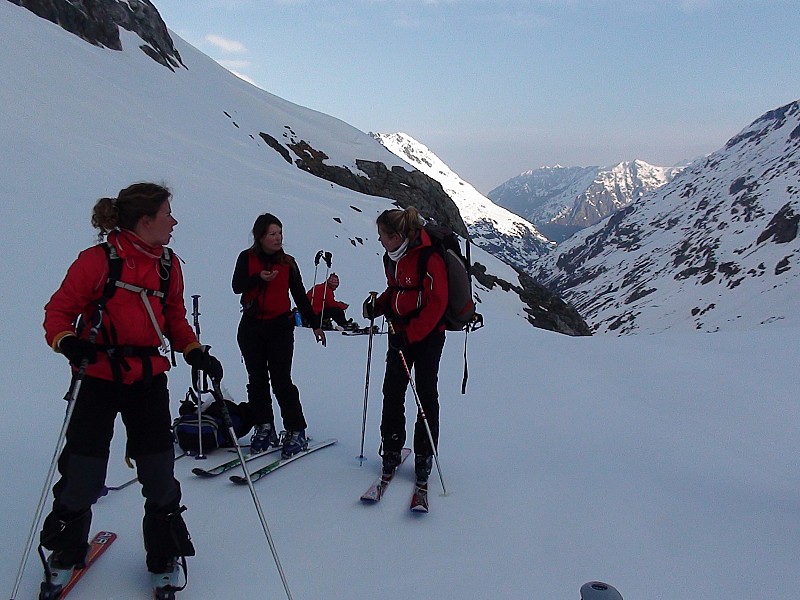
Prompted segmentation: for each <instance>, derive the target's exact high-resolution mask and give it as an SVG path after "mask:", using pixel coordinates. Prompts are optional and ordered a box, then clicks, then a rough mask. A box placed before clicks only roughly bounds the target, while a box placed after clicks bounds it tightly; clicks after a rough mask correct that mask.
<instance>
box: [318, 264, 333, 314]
mask: <svg viewBox="0 0 800 600" xmlns="http://www.w3.org/2000/svg"><path fill="white" fill-rule="evenodd" d="M330 256H331V253H330V252H328V253H327V254H326V259H325V264H326V265H327V266H326V267H325V285H324V286H323V287H322V308H321V309H320V311H319V328H320V329H322V319H323V318H324V317H325V298H326V297H327V295H328V273H330V270H331V258H330Z"/></svg>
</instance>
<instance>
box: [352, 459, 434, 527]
mask: <svg viewBox="0 0 800 600" xmlns="http://www.w3.org/2000/svg"><path fill="white" fill-rule="evenodd" d="M410 455H411V448H403V449H402V450H401V451H400V465H402V464H403V463H404V462H405V460H406V459H407V458H408V457H409V456H410ZM400 465H397V468H396V469H395V470H394V471H392V473H391V474H389V475H386V474H383V473H382V474H381V476H380V477H378V478H377V479H376V480H375V481H374V482H373V483H372V485H371V486H369V489H367V491H366V492H364V493H363V494H361V501H362V502H364V503H365V504H376V503H377V502H380V499H381V498H382V497H383V494H384V493H385V492H386V488H388V487H389V484H390V483H391V482H392V479H394V476H395V474H396V473H397V470H398V469H399V468H400ZM408 508H409V510H410V511H411V512H415V513H426V512H428V511H429V509H430V507H429V505H428V484H427V482H426V483H420V482H414V492H413V493H412V494H411V503H410V505H409V507H408Z"/></svg>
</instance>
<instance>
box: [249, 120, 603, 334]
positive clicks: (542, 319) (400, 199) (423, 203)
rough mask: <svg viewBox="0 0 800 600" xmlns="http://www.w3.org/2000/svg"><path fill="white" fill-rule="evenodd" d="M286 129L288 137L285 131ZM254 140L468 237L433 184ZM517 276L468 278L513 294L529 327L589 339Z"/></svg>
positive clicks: (556, 303) (553, 300)
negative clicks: (514, 278) (355, 170)
mask: <svg viewBox="0 0 800 600" xmlns="http://www.w3.org/2000/svg"><path fill="white" fill-rule="evenodd" d="M286 129H287V130H288V131H289V132H291V128H289V126H286ZM259 135H260V136H261V138H262V139H263V140H264V141H265V142H266V143H267V145H269V146H270V147H271V148H272V149H274V150H275V151H276V152H278V153H279V154H280V155H281V156H283V158H284V159H285V160H286V161H287V162H288V163H290V164H292V160H291V155H290V152H289V151H291V153H293V154H294V155H295V156H296V158H295V159H294V164H295V165H296V166H297V167H298V168H300V169H303V170H304V171H308V172H309V173H311V174H313V175H316V176H317V177H321V178H322V179H325V180H327V181H330V182H332V183H334V184H336V185H341V186H342V187H346V188H348V189H351V190H355V191H357V192H361V193H362V194H369V195H371V196H380V197H382V198H389V199H391V200H394V201H395V202H396V203H397V204H398V205H399V206H402V207H403V208H405V207H408V206H415V207H416V208H417V209H419V211H420V212H421V213H422V214H424V215H425V216H427V217H431V218H433V219H434V220H436V222H437V223H440V224H442V225H448V226H450V227H451V228H452V229H453V230H454V231H455V232H456V233H458V234H459V235H461V236H462V237H464V238H467V237H468V233H467V227H466V225H465V224H464V221H463V220H462V218H461V214H460V213H459V211H458V207H457V206H456V205H455V203H454V202H453V200H452V198H450V196H449V195H448V194H447V193H446V192H445V191H444V189H443V188H442V185H441V184H440V183H439V182H438V181H436V180H434V179H432V178H431V177H429V176H428V175H426V174H424V173H422V172H421V171H418V170H416V169H414V170H410V171H409V170H406V169H403V168H402V167H399V166H394V167H392V168H391V169H389V168H387V167H386V165H385V164H384V163H382V162H377V161H371V160H361V159H356V161H355V164H356V166H357V167H358V170H359V171H360V173H353V172H352V171H351V170H350V169H347V168H345V167H341V166H335V165H327V164H325V160H327V159H328V156H327V155H326V154H325V152H323V151H321V150H319V149H316V148H314V147H313V146H311V144H309V143H308V142H306V141H304V140H297V139H292V141H290V142H288V143H287V144H286V145H283V144H281V143H280V142H279V141H278V140H276V139H275V138H274V137H272V136H271V135H269V134H267V133H264V132H261V133H260V134H259ZM517 272H518V274H519V284H517V285H515V284H512V283H509V282H507V281H505V280H502V279H500V278H498V277H495V276H494V275H491V274H489V273H487V272H486V267H484V266H483V265H481V264H479V263H474V264H473V266H472V274H473V277H474V278H475V279H476V280H477V281H478V282H479V283H480V284H481V285H483V286H484V287H486V288H488V289H491V288H493V287H494V286H495V285H498V286H500V287H501V288H502V289H504V290H507V291H510V292H513V293H516V294H518V295H519V297H520V298H521V299H522V301H523V302H524V303H525V304H526V306H527V308H525V312H526V313H527V314H528V321H529V322H530V323H531V325H533V326H534V327H539V328H542V329H548V330H550V331H555V332H558V333H564V334H567V335H591V331H590V330H589V327H588V326H587V324H586V322H585V321H584V320H583V319H582V318H581V316H580V315H579V314H578V312H577V311H576V310H575V309H574V308H573V307H572V306H570V305H569V304H567V303H566V302H564V301H563V300H562V299H561V298H560V297H559V296H558V295H557V294H554V293H552V292H550V291H549V290H547V289H546V288H545V287H544V286H542V285H540V284H538V283H537V282H536V281H534V280H533V279H532V278H531V277H529V276H528V275H525V274H524V273H522V272H521V271H519V270H518V271H517Z"/></svg>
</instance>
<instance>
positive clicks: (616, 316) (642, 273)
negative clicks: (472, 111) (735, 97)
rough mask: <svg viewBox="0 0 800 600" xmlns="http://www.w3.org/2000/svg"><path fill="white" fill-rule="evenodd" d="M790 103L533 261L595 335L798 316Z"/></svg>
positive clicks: (797, 124) (796, 132)
mask: <svg viewBox="0 0 800 600" xmlns="http://www.w3.org/2000/svg"><path fill="white" fill-rule="evenodd" d="M798 222H800V103H798V102H797V101H795V102H792V103H790V104H787V105H786V106H782V107H780V108H777V109H775V110H771V111H769V112H767V113H766V114H764V115H763V116H761V117H759V118H758V119H756V120H755V121H754V122H753V123H751V124H750V125H749V126H748V127H746V128H745V129H744V130H742V131H741V132H740V133H739V134H738V135H736V136H734V137H733V138H731V139H730V140H729V141H728V143H727V144H726V145H725V147H724V148H722V149H720V150H718V151H717V152H715V153H713V154H711V155H709V156H708V157H706V158H705V159H703V160H700V161H696V162H695V163H693V164H692V165H691V166H689V167H688V168H687V169H686V170H685V171H683V172H682V173H681V174H680V175H679V176H678V177H676V178H675V179H674V180H672V181H671V182H670V183H668V184H666V185H664V186H663V187H661V188H660V189H658V190H657V191H655V192H652V193H650V194H649V195H647V196H645V197H643V198H642V199H641V200H639V201H637V202H634V203H633V204H631V205H630V206H628V207H627V208H625V209H623V210H621V211H619V212H617V213H616V214H614V215H613V216H612V217H610V218H609V219H608V220H607V221H605V222H604V223H602V224H598V225H597V226H595V227H593V228H590V229H586V230H584V231H582V232H580V233H579V234H578V235H576V236H574V237H572V238H570V239H569V240H567V241H566V242H564V243H563V244H562V245H560V246H559V248H558V251H557V252H555V253H553V254H552V255H550V256H548V257H545V258H544V259H543V260H542V263H541V271H540V273H539V276H540V279H541V280H542V281H543V282H545V283H546V284H548V285H550V286H551V287H553V288H554V289H556V290H558V291H560V292H561V293H563V294H564V295H565V296H566V298H567V299H569V300H570V301H571V302H572V303H573V304H574V305H575V306H576V307H577V308H578V310H579V311H581V313H582V314H584V315H585V316H586V318H587V320H588V321H590V323H591V326H592V328H593V330H595V331H598V332H616V333H630V332H635V331H639V332H654V331H663V330H667V329H681V328H691V329H695V330H698V331H720V330H730V329H741V328H747V327H752V326H757V325H758V324H764V323H769V322H775V321H779V322H786V323H794V324H796V323H797V322H798V320H800V303H799V302H798V292H800V285H799V284H800V279H798V278H800V268H799V267H800V264H799V263H800V238H798V236H797V232H798Z"/></svg>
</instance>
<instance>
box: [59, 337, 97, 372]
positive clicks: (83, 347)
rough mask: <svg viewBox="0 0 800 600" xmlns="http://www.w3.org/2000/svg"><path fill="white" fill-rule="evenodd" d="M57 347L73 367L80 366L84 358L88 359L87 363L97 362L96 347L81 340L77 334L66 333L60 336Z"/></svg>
mask: <svg viewBox="0 0 800 600" xmlns="http://www.w3.org/2000/svg"><path fill="white" fill-rule="evenodd" d="M58 349H59V350H61V354H63V355H64V356H66V357H67V359H68V360H69V362H70V363H71V364H72V365H74V366H75V367H80V366H81V363H82V362H83V361H84V359H85V360H87V361H89V364H94V363H96V362H97V348H96V347H95V345H94V344H92V343H91V342H89V341H87V340H82V339H81V338H79V337H78V336H75V335H68V336H66V337H63V338H61V341H60V342H58Z"/></svg>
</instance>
